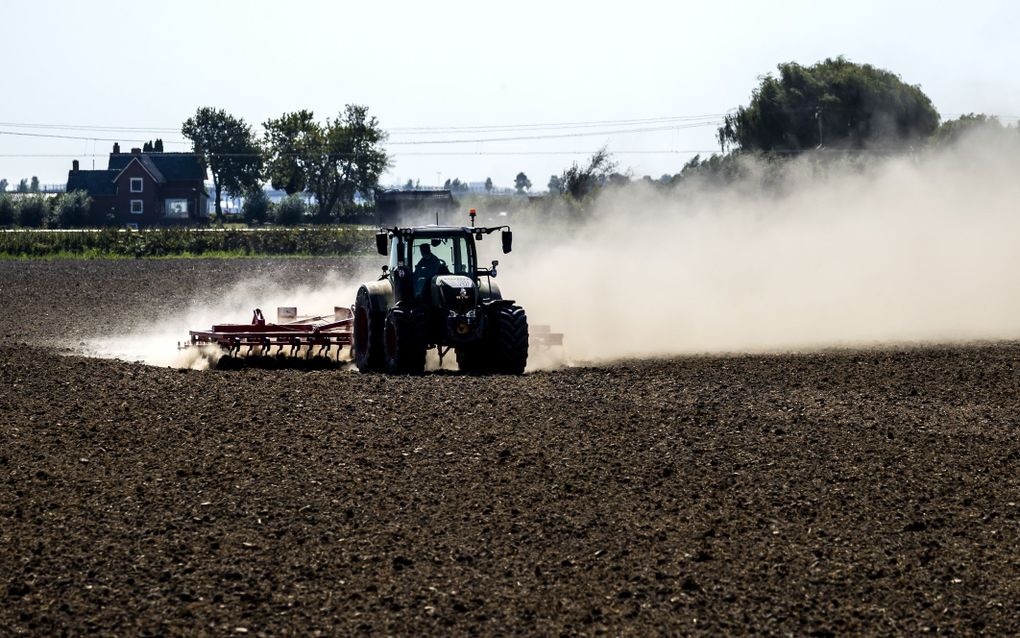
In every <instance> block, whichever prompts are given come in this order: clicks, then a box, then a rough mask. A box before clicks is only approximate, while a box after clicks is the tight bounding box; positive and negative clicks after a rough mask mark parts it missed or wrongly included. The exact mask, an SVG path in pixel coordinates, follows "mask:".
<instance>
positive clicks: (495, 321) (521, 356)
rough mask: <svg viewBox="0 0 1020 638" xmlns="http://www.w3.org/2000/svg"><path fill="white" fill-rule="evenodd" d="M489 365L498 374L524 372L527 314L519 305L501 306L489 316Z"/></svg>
mask: <svg viewBox="0 0 1020 638" xmlns="http://www.w3.org/2000/svg"><path fill="white" fill-rule="evenodd" d="M491 320H492V323H491V329H492V334H491V338H492V342H491V346H490V350H489V353H490V356H491V358H492V359H491V365H492V369H493V371H494V372H497V373H499V374H524V368H525V367H526V366H527V365H528V316H527V314H525V312H524V308H521V307H520V306H501V307H499V308H497V309H496V312H495V313H493V315H492V317H491Z"/></svg>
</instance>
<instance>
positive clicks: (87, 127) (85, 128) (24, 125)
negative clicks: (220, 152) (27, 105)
mask: <svg viewBox="0 0 1020 638" xmlns="http://www.w3.org/2000/svg"><path fill="white" fill-rule="evenodd" d="M0 126H6V127H8V128H28V129H55V130H66V131H107V132H116V131H132V132H146V133H180V132H181V129H180V128H179V127H178V128H166V127H143V126H100V125H92V124H81V125H78V124H28V123H25V122H0Z"/></svg>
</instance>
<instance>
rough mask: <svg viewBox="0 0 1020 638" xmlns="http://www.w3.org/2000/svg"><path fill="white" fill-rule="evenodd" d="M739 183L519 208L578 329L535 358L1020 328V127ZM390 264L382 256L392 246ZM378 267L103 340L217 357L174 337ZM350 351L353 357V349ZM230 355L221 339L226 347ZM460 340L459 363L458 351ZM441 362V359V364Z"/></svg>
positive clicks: (313, 297)
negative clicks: (538, 212)
mask: <svg viewBox="0 0 1020 638" xmlns="http://www.w3.org/2000/svg"><path fill="white" fill-rule="evenodd" d="M745 169H746V172H747V177H746V178H745V179H743V180H741V181H738V182H737V183H735V184H731V185H729V186H726V187H719V186H712V185H709V184H700V185H699V184H697V183H696V182H695V183H692V182H693V180H688V181H686V183H685V184H684V185H683V186H682V187H680V188H679V189H665V188H660V187H656V186H652V185H648V184H645V183H642V182H636V183H634V184H632V185H631V186H628V187H625V188H622V189H610V190H607V191H604V192H603V194H602V195H601V196H600V197H599V199H598V200H597V201H595V202H594V203H593V206H592V208H591V210H590V216H589V219H588V221H587V222H586V223H583V224H576V223H575V224H573V225H570V226H569V228H565V227H560V226H558V225H557V224H555V223H554V222H553V221H552V220H554V219H555V218H556V217H557V215H556V212H555V211H553V212H551V213H549V214H548V216H547V217H546V218H544V219H542V220H541V221H535V220H533V221H531V222H530V223H528V222H525V223H522V221H523V216H514V215H512V214H511V215H510V216H509V217H503V218H499V219H493V220H491V221H493V222H498V223H503V222H504V220H507V221H509V222H510V223H511V224H512V225H513V229H514V235H515V236H514V250H513V252H512V253H511V254H509V255H502V254H501V253H499V250H498V247H499V240H498V236H496V235H494V236H492V238H491V240H489V241H485V242H483V244H482V245H481V256H482V258H483V263H487V261H488V260H489V259H493V258H497V259H499V260H500V261H501V265H500V267H499V278H498V280H497V281H498V282H499V284H500V286H501V288H502V290H503V294H504V296H505V297H508V298H513V299H516V300H517V301H518V302H519V303H520V304H521V305H523V306H524V307H525V309H526V310H527V312H528V315H529V320H530V322H531V323H532V324H533V325H539V324H547V325H550V326H551V328H552V330H553V331H555V332H562V333H564V335H565V345H564V348H563V349H562V350H559V349H555V348H554V349H553V350H551V351H543V350H542V349H536V348H533V349H532V353H531V356H530V360H529V370H536V369H547V368H551V367H557V366H559V365H564V364H568V365H569V364H578V363H584V362H599V361H608V360H614V359H621V358H627V357H649V356H669V355H678V354H692V353H736V352H779V351H808V350H816V349H824V348H832V347H862V346H864V347H867V346H885V345H914V344H923V343H933V342H939V343H946V342H960V341H973V340H1002V339H1018V338H1020V249H1018V247H1020V179H1018V176H1020V136H1018V135H1016V133H1015V131H1013V133H1012V134H1011V135H1007V136H1006V137H1003V136H1002V135H1001V134H1000V135H998V136H997V137H982V136H981V135H975V136H972V137H970V138H967V139H964V140H963V141H961V142H960V143H959V144H957V145H956V146H954V147H951V148H948V149H941V150H938V151H924V152H920V153H916V154H912V155H901V156H897V157H888V158H882V157H878V156H877V155H871V156H869V158H868V160H867V161H865V162H863V163H862V162H859V161H855V160H846V159H845V158H839V157H833V156H827V155H824V154H816V155H814V156H809V157H803V158H801V159H799V160H797V161H793V162H788V163H786V164H785V165H784V168H783V169H781V170H780V171H779V172H778V173H776V171H775V168H774V167H772V168H771V169H770V168H769V167H767V166H764V165H756V164H754V163H749V164H747V165H746V166H745ZM380 263H381V260H380ZM377 274H378V271H377V270H372V271H371V273H364V272H363V273H350V272H347V273H337V272H330V273H329V274H328V275H327V276H326V277H325V278H324V279H323V280H321V281H316V282H313V283H312V284H310V285H308V286H306V287H299V288H294V287H282V286H280V285H279V284H278V283H277V282H274V281H272V280H271V279H266V278H263V279H254V280H249V281H244V282H241V283H238V284H236V285H235V286H234V287H233V288H231V289H229V290H228V291H227V292H226V293H225V294H223V295H222V296H220V297H219V298H217V299H216V300H215V301H213V302H212V303H210V302H208V301H205V302H202V303H195V304H194V305H193V306H192V307H190V308H188V309H185V310H183V311H181V312H177V313H173V317H172V318H169V319H167V320H166V321H165V322H164V323H163V324H161V325H157V326H155V327H152V326H147V327H146V328H145V330H144V331H139V332H135V333H128V335H127V336H125V337H121V338H112V339H111V338H104V339H101V340H96V341H93V342H91V343H90V344H89V351H90V353H91V354H93V355H98V356H104V357H116V358H121V359H127V360H132V361H143V362H145V363H150V364H153V365H170V366H180V367H197V368H201V367H205V366H207V365H209V363H210V362H211V361H210V359H209V358H208V357H206V356H199V355H197V354H196V353H195V351H181V352H179V351H178V350H177V349H176V348H175V347H174V345H173V344H176V343H177V342H178V341H182V340H185V339H187V335H188V330H191V329H194V328H197V327H208V326H211V325H212V324H213V323H225V322H240V323H246V322H248V321H250V319H251V314H250V313H251V309H252V308H255V307H260V308H262V309H263V310H264V311H265V313H266V318H267V319H269V320H273V319H274V318H275V309H276V307H277V306H297V307H298V311H299V313H301V314H306V313H328V312H331V311H332V309H333V307H334V306H337V305H350V304H351V303H353V300H354V296H355V292H356V290H357V286H358V285H359V282H361V281H365V280H368V279H373V278H375V277H376V276H377ZM347 354H348V353H347V352H346V351H345V353H344V356H345V357H346V356H347ZM214 356H215V355H214ZM452 359H453V357H452V356H451V357H450V358H449V359H448V360H447V362H446V364H445V367H446V368H447V369H450V368H453V367H455V364H454V363H452V362H451V360H452ZM437 366H438V361H437V360H436V358H435V357H432V358H431V359H430V363H429V368H430V369H434V368H436V367H437Z"/></svg>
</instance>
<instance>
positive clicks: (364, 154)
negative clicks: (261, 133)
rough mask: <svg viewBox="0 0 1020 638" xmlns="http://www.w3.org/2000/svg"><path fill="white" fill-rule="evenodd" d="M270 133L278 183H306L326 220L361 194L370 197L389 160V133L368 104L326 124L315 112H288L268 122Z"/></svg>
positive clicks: (350, 106) (348, 109)
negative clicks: (374, 115)
mask: <svg viewBox="0 0 1020 638" xmlns="http://www.w3.org/2000/svg"><path fill="white" fill-rule="evenodd" d="M266 132H267V136H266V145H267V147H268V150H267V154H268V156H269V158H270V164H271V166H273V167H274V170H276V171H278V173H277V177H278V179H279V182H277V183H281V184H282V183H285V182H286V183H288V184H290V185H291V186H292V187H296V186H298V185H304V186H305V187H306V188H307V189H308V190H309V191H311V192H312V193H313V194H314V195H315V198H316V200H317V201H318V215H319V217H320V218H322V219H328V218H330V217H332V216H333V215H334V214H335V213H336V212H337V207H338V206H339V207H341V208H345V207H347V206H348V205H350V204H352V203H353V202H354V197H355V195H356V194H358V193H361V194H363V195H367V196H370V195H371V193H373V192H374V190H375V187H376V186H377V185H378V184H379V176H380V175H382V172H383V171H384V170H385V169H386V167H387V165H388V162H389V160H388V158H387V156H386V153H385V151H383V149H382V143H383V141H385V139H386V133H385V132H383V130H382V129H381V128H379V122H378V121H377V120H376V118H375V117H370V116H369V115H368V107H365V106H359V105H356V104H348V105H347V106H346V107H344V110H343V111H341V112H340V114H339V115H338V116H337V118H336V119H334V120H329V119H327V120H326V122H325V123H324V124H319V123H318V122H316V121H315V120H314V115H313V114H312V112H311V111H299V112H297V113H286V114H284V115H283V116H282V117H280V118H278V119H277V120H270V121H269V122H266ZM295 192H296V191H295Z"/></svg>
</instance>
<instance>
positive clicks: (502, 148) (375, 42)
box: [0, 0, 1020, 189]
mask: <svg viewBox="0 0 1020 638" xmlns="http://www.w3.org/2000/svg"><path fill="white" fill-rule="evenodd" d="M0 15H2V18H0V19H2V20H3V26H4V28H3V36H2V37H0V60H2V61H3V63H4V66H5V68H6V73H5V74H4V81H3V83H2V85H0V86H2V89H0V90H2V92H3V93H2V96H3V97H2V99H0V131H2V132H4V133H0V177H6V178H7V179H8V180H9V181H11V182H12V183H14V182H16V181H17V180H18V179H19V178H21V177H29V176H31V175H38V176H39V178H40V180H41V181H42V182H43V183H55V182H64V181H66V178H67V170H68V169H69V168H70V165H71V160H72V159H80V160H81V161H82V167H83V168H89V167H91V166H92V162H93V157H92V155H93V154H97V156H96V157H95V158H94V159H95V164H96V167H99V168H105V162H106V153H108V152H109V149H110V146H111V145H112V141H107V140H108V139H109V140H113V139H118V140H120V141H121V145H122V146H125V147H130V146H132V145H140V142H139V141H138V140H145V139H151V138H155V137H162V138H163V139H164V140H166V142H167V145H166V150H168V151H171V150H188V149H189V147H188V146H187V145H186V144H180V143H171V142H176V141H180V140H182V139H183V138H182V137H181V135H180V125H181V122H183V121H184V120H185V119H186V118H187V117H188V116H189V115H191V114H192V113H193V112H194V111H195V109H196V108H197V107H199V106H216V107H220V108H224V109H226V110H227V111H229V112H231V113H233V114H234V115H237V116H240V117H243V118H244V119H245V120H247V121H248V122H249V123H252V124H255V125H258V124H260V123H261V122H263V121H265V119H266V118H269V117H275V116H277V115H279V114H281V113H283V112H286V111H291V110H296V109H300V108H308V109H312V110H314V111H315V113H316V115H317V116H319V117H320V118H325V117H327V116H333V115H335V114H336V113H337V112H338V111H339V110H340V109H341V108H342V107H343V105H344V104H346V103H360V104H365V105H367V106H368V107H369V109H370V112H371V113H373V114H374V115H376V116H377V117H378V118H379V121H380V123H381V124H382V126H383V127H384V128H386V129H388V130H389V131H390V144H389V146H388V150H389V151H390V152H391V153H392V154H393V165H392V167H391V168H390V170H389V172H388V173H387V174H386V176H385V177H384V182H386V183H396V182H405V181H407V180H408V179H420V180H421V182H422V184H428V185H434V184H436V183H437V182H439V181H443V180H445V179H447V178H452V177H459V178H460V179H462V180H466V181H483V180H484V179H485V178H486V177H492V179H493V181H494V182H495V183H496V184H497V185H506V186H509V185H510V184H511V183H512V182H513V178H514V176H515V175H516V174H517V172H518V171H522V170H523V171H524V172H525V173H527V174H528V176H529V177H530V178H531V181H532V182H533V183H534V185H535V188H536V189H544V188H545V185H546V183H547V182H548V179H549V176H550V175H551V174H553V173H559V172H560V171H561V170H562V169H563V168H565V167H566V166H569V164H570V163H571V162H573V161H583V160H584V159H585V157H586V155H587V154H588V153H589V152H590V151H593V150H595V149H597V148H598V147H599V146H601V145H603V144H608V146H609V149H610V151H612V152H614V153H615V158H616V159H617V160H618V162H619V164H620V168H621V169H630V170H631V171H632V172H633V173H634V174H635V175H637V176H641V175H645V174H650V175H653V176H656V177H657V176H659V175H661V174H663V173H671V174H672V173H675V172H677V171H678V170H679V169H680V167H681V166H682V165H683V163H684V162H685V161H687V160H688V159H689V158H690V156H691V155H693V153H694V152H696V151H699V150H700V151H711V150H712V149H714V148H716V142H715V138H714V134H715V126H716V125H715V123H714V122H715V121H716V120H718V119H719V118H720V117H721V115H722V114H724V113H725V112H726V111H728V110H729V109H732V108H734V107H736V106H738V105H741V104H746V103H747V101H748V98H749V95H750V93H751V90H752V89H753V88H754V86H755V85H756V83H757V77H758V76H760V75H762V74H765V73H768V72H770V71H773V70H774V69H775V66H776V64H778V63H779V62H783V61H796V62H800V63H802V64H811V63H813V62H816V61H818V60H820V59H823V58H825V57H832V56H837V55H845V56H847V57H848V58H849V59H851V60H853V61H855V62H868V63H871V64H874V65H876V66H879V67H882V68H886V69H889V70H891V71H894V72H896V73H898V74H899V75H900V76H901V77H902V78H903V79H904V80H905V81H906V82H908V83H911V84H919V85H920V86H921V87H922V89H923V90H924V91H925V92H926V93H927V94H928V95H929V96H930V97H931V99H932V101H933V102H934V103H935V106H936V108H938V109H939V111H940V112H941V113H942V114H943V115H950V116H952V115H956V114H960V113H965V112H971V111H975V112H985V113H991V114H998V115H1000V116H1004V117H1005V118H1007V119H1009V118H1013V119H1009V121H1011V122H1012V121H1015V117H1016V116H1020V68H1018V65H1020V38H1018V37H1017V35H1016V31H1017V27H1018V26H1020V4H1018V3H1014V2H1008V1H999V2H995V1H981V0H976V1H972V2H969V3H966V5H965V6H961V5H959V4H958V3H953V4H952V5H950V4H949V3H945V6H943V5H942V4H940V3H936V2H930V1H929V2H920V1H917V2H914V1H910V2H893V1H885V2H877V1H871V0H858V1H857V2H854V3H823V2H809V1H806V0H805V1H781V0H772V1H771V2H739V1H734V0H730V1H729V2H690V3H688V2H673V3H668V2H662V1H659V2H652V1H646V0H629V1H628V2H617V3H608V2H606V3H599V2H571V3H566V2H562V3H561V2H549V1H545V2H532V1H530V0H527V1H518V2H512V3H483V2H442V1H436V2H382V1H378V2H358V3H353V2H328V1H324V0H323V1H310V0H309V1H303V0H291V1H289V2H268V1H250V0H249V1H245V2H241V1H237V2H227V1H209V0H207V1H205V2H197V1H192V0H176V1H174V2H159V3H157V2H139V1H138V0H134V1H130V2H127V1H123V2H122V1H103V0H94V1H92V2H81V1H69V0H68V1H58V0H49V1H46V0H33V1H31V2H29V1H28V0H16V1H12V0H5V1H4V2H3V11H2V12H0ZM693 116H710V117H704V118H701V119H689V120H685V119H681V118H688V117H690V118H693ZM568 124H569V126H567V125H568ZM28 125H33V126H34V127H29V126H28ZM529 125H556V126H541V127H540V126H529ZM72 127H86V128H72ZM106 127H109V128H106ZM115 127H121V129H124V128H130V129H138V130H114V128H115ZM458 127H459V128H460V129H461V130H455V129H457V128H458ZM470 127H475V128H470ZM423 128H424V129H432V130H424V131H422V130H418V131H413V130H408V129H423ZM141 129H146V130H141ZM161 129H162V130H161ZM634 129H639V130H640V129H657V130H653V131H645V132H642V133H623V132H620V131H627V130H634ZM11 132H17V133H22V134H24V133H32V134H44V135H65V136H69V137H72V138H79V137H83V138H91V139H50V138H43V137H27V136H14V135H10V133H11ZM506 137H516V138H520V137H529V138H541V139H524V140H520V139H519V140H516V141H500V142H489V141H474V140H491V139H493V138H506ZM92 139H95V141H92ZM446 140H472V141H471V142H466V143H458V144H435V143H433V142H439V141H446ZM409 142H425V143H416V144H410V143H409ZM15 155H23V156H21V157H13V156H15ZM24 155H35V156H36V157H26V156H24ZM42 155H45V156H51V157H38V156H42ZM52 156H56V157H52Z"/></svg>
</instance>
